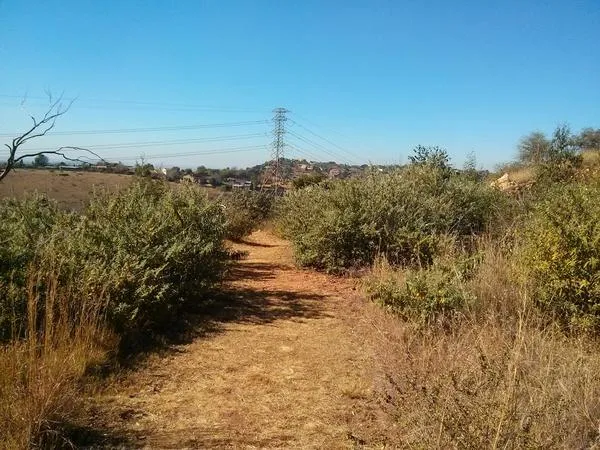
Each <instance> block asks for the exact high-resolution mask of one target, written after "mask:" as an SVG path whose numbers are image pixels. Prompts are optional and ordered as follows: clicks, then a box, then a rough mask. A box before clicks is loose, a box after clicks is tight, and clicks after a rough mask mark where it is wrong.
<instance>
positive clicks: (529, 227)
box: [519, 184, 600, 331]
mask: <svg viewBox="0 0 600 450" xmlns="http://www.w3.org/2000/svg"><path fill="white" fill-rule="evenodd" d="M599 217H600V186H598V185H597V184H596V185H585V184H567V185H558V186H555V187H554V188H553V189H551V190H550V191H549V193H548V194H547V195H546V198H545V199H544V200H541V201H539V202H538V203H537V204H536V205H535V206H534V211H533V213H532V214H531V218H530V220H529V221H528V222H527V223H526V225H525V229H524V230H523V232H522V236H521V249H520V252H519V253H520V263H521V264H520V267H521V271H522V272H523V275H524V277H525V280H526V282H527V283H528V284H529V285H530V286H531V287H532V289H533V295H534V299H535V301H536V302H537V304H538V305H539V306H540V307H541V308H542V309H543V310H544V311H547V312H550V313H552V314H553V315H555V316H556V317H557V318H558V319H559V320H560V321H561V322H562V323H563V324H564V325H567V326H570V327H575V328H585V329H589V330H592V329H593V330H596V331H597V330H600V221H599V220H598V218H599Z"/></svg>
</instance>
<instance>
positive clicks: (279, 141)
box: [263, 108, 289, 192]
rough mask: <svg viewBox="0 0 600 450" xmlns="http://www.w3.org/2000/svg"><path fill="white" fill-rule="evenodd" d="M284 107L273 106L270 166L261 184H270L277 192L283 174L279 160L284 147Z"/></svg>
mask: <svg viewBox="0 0 600 450" xmlns="http://www.w3.org/2000/svg"><path fill="white" fill-rule="evenodd" d="M288 112H289V111H288V110H287V109H285V108H275V109H274V110H273V142H272V143H271V161H272V162H271V168H270V170H269V172H268V173H267V176H266V177H265V180H264V182H263V185H265V184H271V185H272V186H273V190H274V191H275V192H277V191H278V190H279V188H280V187H281V183H282V181H283V180H284V178H285V176H284V174H283V168H282V164H281V161H282V160H283V158H284V149H285V139H284V137H285V123H286V121H287V115H286V114H287V113H288Z"/></svg>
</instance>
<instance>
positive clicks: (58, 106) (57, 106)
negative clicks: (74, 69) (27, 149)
mask: <svg viewBox="0 0 600 450" xmlns="http://www.w3.org/2000/svg"><path fill="white" fill-rule="evenodd" d="M48 98H49V103H50V106H49V107H48V109H47V111H46V113H45V114H44V116H43V117H42V119H41V120H37V119H36V118H35V117H34V116H30V117H31V120H32V122H33V126H32V127H31V128H29V129H28V130H27V131H25V132H24V133H23V134H21V135H20V136H17V137H16V138H14V139H13V140H12V143H11V144H4V145H5V146H6V148H8V152H9V154H8V158H7V161H6V167H4V169H2V171H1V172H0V181H2V180H3V179H4V178H5V177H6V176H7V175H8V174H9V173H10V172H11V171H12V170H13V168H14V167H15V165H16V164H18V163H19V162H21V161H23V160H24V159H26V158H33V157H36V156H39V155H57V156H60V157H62V158H63V159H65V160H67V161H72V162H79V163H83V164H89V161H84V160H83V159H81V157H78V158H72V157H70V156H68V155H67V154H66V153H65V152H66V151H82V152H86V153H88V154H90V155H93V156H95V157H96V158H97V159H98V160H100V161H103V162H106V161H105V160H104V158H102V157H101V156H99V155H98V154H97V153H94V152H93V151H91V150H89V149H86V148H82V147H72V146H64V147H59V148H58V149H56V150H44V151H40V152H32V153H25V154H22V155H18V156H17V151H18V150H19V147H20V146H21V145H23V144H25V143H26V142H28V141H30V140H32V139H35V138H39V137H42V136H45V135H46V134H47V133H48V132H49V131H51V130H52V129H53V128H54V125H55V124H56V119H58V118H59V117H61V116H62V115H64V114H65V113H66V112H67V111H69V109H70V108H71V106H72V105H73V102H74V101H75V99H72V100H71V101H70V102H69V104H68V105H67V106H66V107H63V104H62V99H63V96H62V94H61V95H60V97H58V98H57V99H56V100H53V98H52V94H50V93H48Z"/></svg>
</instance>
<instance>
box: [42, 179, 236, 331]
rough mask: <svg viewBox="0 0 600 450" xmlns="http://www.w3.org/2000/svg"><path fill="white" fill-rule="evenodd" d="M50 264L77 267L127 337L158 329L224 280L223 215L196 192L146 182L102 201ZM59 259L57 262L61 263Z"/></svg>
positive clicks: (52, 252)
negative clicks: (187, 304)
mask: <svg viewBox="0 0 600 450" xmlns="http://www.w3.org/2000/svg"><path fill="white" fill-rule="evenodd" d="M61 231H64V232H65V233H66V236H65V238H62V236H60V235H59V234H58V233H57V236H56V237H57V238H58V239H56V240H55V244H56V247H55V246H48V248H47V251H46V252H45V255H44V256H45V258H46V260H50V261H52V260H53V259H54V258H57V257H58V258H60V260H59V261H56V262H54V263H55V264H67V265H72V270H74V271H76V272H77V273H78V274H79V278H80V279H81V280H82V283H83V285H84V287H85V290H86V292H87V293H88V295H89V293H93V294H94V295H98V294H99V293H100V291H104V296H105V297H106V298H107V314H108V318H109V321H110V322H111V324H112V325H113V326H114V327H115V329H116V330H117V331H119V332H121V333H126V332H129V331H132V330H134V331H135V330H140V329H151V328H156V327H159V326H161V325H162V324H164V323H167V322H168V321H169V320H170V319H172V318H173V317H174V316H175V315H176V314H177V313H178V312H179V309H180V307H181V306H182V305H183V304H184V303H185V302H186V301H189V300H191V299H195V298H197V297H198V295H200V294H202V293H203V292H205V291H206V290H207V288H209V287H211V286H212V285H213V283H215V282H216V281H218V280H220V278H221V276H222V275H223V272H224V269H225V266H226V262H227V259H228V257H227V252H226V250H225V248H224V246H223V238H224V233H225V227H224V218H223V214H222V212H221V208H220V207H219V205H217V204H216V203H213V202H210V201H208V199H207V198H206V196H205V195H204V194H203V193H202V192H200V190H199V189H197V188H194V187H188V188H181V189H176V190H174V189H170V188H169V187H168V186H167V185H166V184H162V183H155V182H150V181H146V182H139V183H135V184H133V185H132V186H131V187H130V188H129V189H127V190H125V191H121V192H119V193H118V194H108V193H100V194H98V195H96V196H95V197H94V198H93V199H92V201H91V202H90V205H89V206H88V208H87V209H86V211H85V214H84V216H83V217H82V218H81V220H80V221H79V223H77V224H75V225H74V226H73V227H72V228H71V230H69V231H66V230H65V229H64V228H63V229H62V230H61ZM56 255H57V256H56Z"/></svg>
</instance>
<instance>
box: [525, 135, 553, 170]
mask: <svg viewBox="0 0 600 450" xmlns="http://www.w3.org/2000/svg"><path fill="white" fill-rule="evenodd" d="M517 148H518V151H519V161H521V162H524V163H528V164H540V163H542V162H544V161H546V160H547V159H548V156H549V151H550V141H549V140H548V138H547V137H546V135H545V134H544V133H542V132H541V131H534V132H533V133H530V134H528V135H527V136H525V137H523V138H521V141H520V142H519V145H518V147H517Z"/></svg>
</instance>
